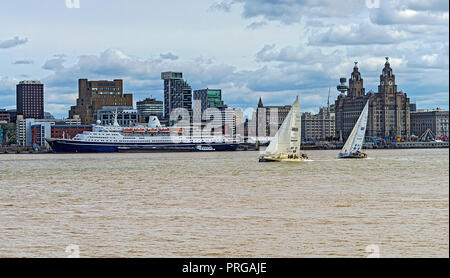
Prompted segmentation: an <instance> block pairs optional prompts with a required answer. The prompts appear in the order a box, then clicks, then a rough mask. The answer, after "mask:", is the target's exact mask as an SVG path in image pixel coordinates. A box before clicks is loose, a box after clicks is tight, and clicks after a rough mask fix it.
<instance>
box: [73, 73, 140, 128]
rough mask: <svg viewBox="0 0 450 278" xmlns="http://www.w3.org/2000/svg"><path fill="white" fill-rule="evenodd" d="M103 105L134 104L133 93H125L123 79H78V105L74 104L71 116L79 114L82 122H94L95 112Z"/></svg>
mask: <svg viewBox="0 0 450 278" xmlns="http://www.w3.org/2000/svg"><path fill="white" fill-rule="evenodd" d="M103 106H133V95H132V94H124V93H123V81H122V80H121V79H115V80H114V81H107V80H99V81H88V80H87V79H79V80H78V99H77V105H75V106H72V107H71V108H70V111H69V118H73V116H75V115H79V116H80V118H81V123H82V124H92V123H94V113H95V111H96V110H99V109H101V108H102V107H103Z"/></svg>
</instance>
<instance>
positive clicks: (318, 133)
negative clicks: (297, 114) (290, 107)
mask: <svg viewBox="0 0 450 278" xmlns="http://www.w3.org/2000/svg"><path fill="white" fill-rule="evenodd" d="M301 127H302V140H304V141H310V140H318V141H324V140H332V138H334V137H335V134H336V131H335V114H334V110H332V109H330V108H329V107H321V108H320V109H319V113H318V114H312V113H310V112H305V113H302V125H301Z"/></svg>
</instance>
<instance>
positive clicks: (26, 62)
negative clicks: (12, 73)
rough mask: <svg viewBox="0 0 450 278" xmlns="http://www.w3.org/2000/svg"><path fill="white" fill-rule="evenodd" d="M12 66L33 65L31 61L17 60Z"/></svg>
mask: <svg viewBox="0 0 450 278" xmlns="http://www.w3.org/2000/svg"><path fill="white" fill-rule="evenodd" d="M12 64H13V65H31V64H34V61H33V60H17V61H14V62H13V63H12Z"/></svg>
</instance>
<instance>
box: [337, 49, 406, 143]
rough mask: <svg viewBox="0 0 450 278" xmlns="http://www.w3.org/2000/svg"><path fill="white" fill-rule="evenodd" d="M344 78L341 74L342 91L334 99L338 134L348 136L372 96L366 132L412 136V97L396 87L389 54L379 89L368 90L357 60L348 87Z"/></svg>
mask: <svg viewBox="0 0 450 278" xmlns="http://www.w3.org/2000/svg"><path fill="white" fill-rule="evenodd" d="M345 82H346V80H345V78H341V85H339V86H338V90H339V91H340V92H341V94H340V95H339V96H338V98H337V100H336V102H335V105H336V107H335V112H336V136H337V137H342V139H344V140H346V139H347V137H348V136H349V135H350V132H351V131H352V129H353V126H354V125H355V123H356V121H357V120H358V117H359V115H360V113H361V111H362V110H363V108H364V105H365V103H366V101H367V100H369V101H370V103H369V118H368V121H367V132H366V136H376V137H387V136H389V137H392V138H403V139H408V138H409V136H410V134H411V132H410V118H409V116H410V110H409V109H410V108H409V98H408V96H407V95H406V93H403V92H401V91H400V92H398V91H397V85H396V84H395V75H394V74H393V73H392V68H391V65H390V64H389V58H388V57H386V63H385V64H384V68H383V71H382V74H381V75H380V84H379V86H378V92H377V93H375V92H369V93H367V94H366V92H365V89H364V85H363V79H362V78H361V73H360V72H359V70H358V66H357V63H356V62H355V67H354V68H353V72H352V74H351V77H350V80H349V86H348V87H347V86H345Z"/></svg>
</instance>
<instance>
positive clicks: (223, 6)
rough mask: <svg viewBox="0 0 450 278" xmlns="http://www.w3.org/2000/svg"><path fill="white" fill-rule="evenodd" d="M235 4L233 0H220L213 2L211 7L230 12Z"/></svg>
mask: <svg viewBox="0 0 450 278" xmlns="http://www.w3.org/2000/svg"><path fill="white" fill-rule="evenodd" d="M232 5H233V1H232V0H222V1H220V2H216V3H214V4H212V5H211V6H210V7H209V9H210V10H214V11H223V12H230V11H231V6H232Z"/></svg>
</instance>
